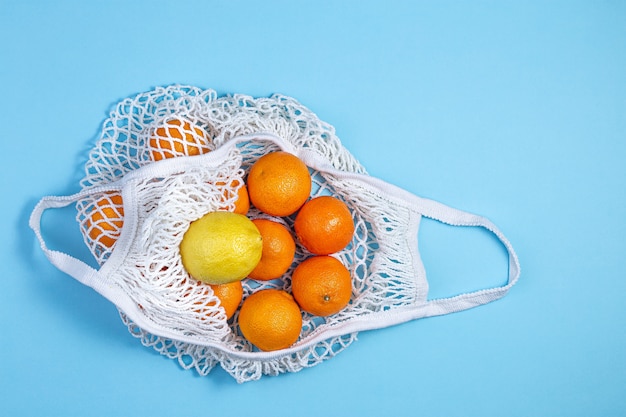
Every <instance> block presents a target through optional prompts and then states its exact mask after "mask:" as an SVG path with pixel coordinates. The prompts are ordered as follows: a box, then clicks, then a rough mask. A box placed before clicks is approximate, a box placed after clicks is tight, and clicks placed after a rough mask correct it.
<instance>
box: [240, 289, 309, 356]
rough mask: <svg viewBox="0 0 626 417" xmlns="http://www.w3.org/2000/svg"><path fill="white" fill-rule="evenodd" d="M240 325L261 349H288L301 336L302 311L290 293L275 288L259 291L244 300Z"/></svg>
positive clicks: (250, 340) (247, 336)
mask: <svg viewBox="0 0 626 417" xmlns="http://www.w3.org/2000/svg"><path fill="white" fill-rule="evenodd" d="M239 328H240V329H241V333H242V334H243V336H244V337H245V338H246V339H247V340H248V341H249V342H250V343H252V344H253V345H255V346H256V347H258V348H259V349H261V350H264V351H273V350H278V349H285V348H288V347H289V346H291V345H292V344H294V343H295V342H296V340H298V337H299V336H300V332H301V331H302V313H301V312H300V307H298V304H296V302H295V301H294V299H293V297H292V296H291V294H289V293H288V292H286V291H283V290H278V289H273V288H269V289H265V290H260V291H257V292H255V293H253V294H251V295H249V296H248V297H246V299H245V300H243V303H242V305H241V309H240V310H239Z"/></svg>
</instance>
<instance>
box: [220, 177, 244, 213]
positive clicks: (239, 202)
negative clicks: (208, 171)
mask: <svg viewBox="0 0 626 417" xmlns="http://www.w3.org/2000/svg"><path fill="white" fill-rule="evenodd" d="M230 184H231V186H232V187H233V188H235V187H237V186H238V185H239V180H237V179H235V180H233V181H232V182H231V183H230ZM215 185H217V186H224V185H226V183H224V182H223V181H218V182H216V183H215ZM222 195H223V198H222V201H226V200H228V199H229V198H230V197H231V196H232V191H230V190H229V189H225V190H224V192H223V194H222ZM221 210H227V207H222V208H221ZM249 210H250V197H249V195H248V187H246V184H243V185H242V186H241V187H239V188H238V189H237V198H236V200H235V209H234V210H233V213H237V214H243V215H245V214H247V213H248V211H249Z"/></svg>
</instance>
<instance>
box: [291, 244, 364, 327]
mask: <svg viewBox="0 0 626 417" xmlns="http://www.w3.org/2000/svg"><path fill="white" fill-rule="evenodd" d="M291 291H292V293H293V297H294V298H295V299H296V302H297V303H298V305H299V306H300V308H301V309H302V310H304V311H306V312H308V313H311V314H314V315H316V316H330V315H331V314H335V313H338V312H339V311H341V310H342V309H343V308H344V307H345V306H347V305H348V303H349V302H350V297H351V296H352V279H351V277H350V272H349V271H348V269H347V268H346V267H345V266H344V265H343V264H342V263H341V261H339V260H338V259H336V258H333V257H332V256H328V255H321V256H313V257H311V258H308V259H306V260H305V261H303V262H302V263H301V264H299V265H298V266H297V267H296V269H295V270H294V271H293V275H292V277H291Z"/></svg>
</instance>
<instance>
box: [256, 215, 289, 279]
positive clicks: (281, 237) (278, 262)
mask: <svg viewBox="0 0 626 417" xmlns="http://www.w3.org/2000/svg"><path fill="white" fill-rule="evenodd" d="M252 223H254V224H255V226H256V227H257V229H259V232H261V237H262V238H263V250H262V252H261V260H260V261H259V263H258V265H257V266H256V268H254V269H253V270H252V272H250V273H249V274H248V277H249V278H252V279H257V280H261V281H268V280H271V279H274V278H278V277H280V276H281V275H282V274H284V273H285V272H287V270H288V269H289V267H290V266H291V263H292V262H293V257H294V255H295V253H296V242H294V240H293V237H291V233H290V232H289V230H288V229H287V228H286V227H285V226H283V225H282V224H280V223H277V222H275V221H272V220H267V219H255V220H252Z"/></svg>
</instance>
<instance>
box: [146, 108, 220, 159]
mask: <svg viewBox="0 0 626 417" xmlns="http://www.w3.org/2000/svg"><path fill="white" fill-rule="evenodd" d="M148 145H149V146H150V156H151V158H152V160H154V161H160V160H162V159H166V158H173V157H177V156H186V155H200V154H203V153H207V152H209V151H210V149H209V139H208V135H207V133H206V132H205V131H204V130H203V129H202V128H200V127H199V126H192V125H191V123H190V122H189V121H187V120H184V119H180V118H175V119H169V120H167V121H165V122H164V123H163V124H162V125H161V126H159V127H157V128H156V129H155V130H154V132H153V134H152V136H151V137H150V139H149V141H148Z"/></svg>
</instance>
